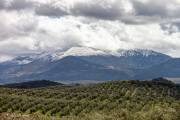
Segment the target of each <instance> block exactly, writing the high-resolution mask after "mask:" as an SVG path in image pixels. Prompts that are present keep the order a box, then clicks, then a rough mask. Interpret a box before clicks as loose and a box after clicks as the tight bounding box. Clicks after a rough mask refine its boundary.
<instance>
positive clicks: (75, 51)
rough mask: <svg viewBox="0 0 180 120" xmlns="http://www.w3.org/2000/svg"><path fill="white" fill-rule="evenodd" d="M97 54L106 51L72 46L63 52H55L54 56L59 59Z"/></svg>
mask: <svg viewBox="0 0 180 120" xmlns="http://www.w3.org/2000/svg"><path fill="white" fill-rule="evenodd" d="M98 55H107V53H106V52H104V51H101V50H97V49H93V48H89V47H72V48H70V49H68V50H67V51H65V52H60V53H58V52H57V53H55V55H54V57H55V58H56V59H61V58H64V57H67V56H98Z"/></svg>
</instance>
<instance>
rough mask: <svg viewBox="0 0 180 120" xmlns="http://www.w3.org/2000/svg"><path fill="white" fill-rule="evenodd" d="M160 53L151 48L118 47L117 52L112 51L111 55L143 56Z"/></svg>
mask: <svg viewBox="0 0 180 120" xmlns="http://www.w3.org/2000/svg"><path fill="white" fill-rule="evenodd" d="M159 54H161V53H157V52H155V51H152V50H146V49H130V50H123V49H120V50H118V51H117V52H114V53H113V55H115V56H119V57H121V56H139V55H141V56H144V57H148V56H150V55H153V56H156V55H159Z"/></svg>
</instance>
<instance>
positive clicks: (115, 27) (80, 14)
mask: <svg viewBox="0 0 180 120" xmlns="http://www.w3.org/2000/svg"><path fill="white" fill-rule="evenodd" d="M3 1H7V0H3ZM13 1H14V2H13ZM20 1H22V0H11V2H10V3H8V4H7V3H6V4H4V3H5V2H3V4H1V5H0V26H1V27H0V55H1V56H6V57H7V56H8V57H10V56H15V55H19V54H24V53H32V52H33V53H35V52H41V51H50V50H57V49H62V50H65V49H68V48H70V47H74V46H88V47H94V48H99V49H106V50H113V51H115V50H117V49H121V48H123V49H132V48H143V49H144V48H145V49H153V50H157V51H160V52H163V53H167V54H170V55H173V56H179V57H180V54H179V51H180V40H179V39H180V32H179V30H180V20H179V18H180V2H179V0H171V1H169V0H156V1H155V0H144V1H143V0H122V1H119V0H96V1H94V0H87V1H84V0H68V1H67V0H38V1H37V0H25V1H23V3H22V2H20ZM162 2H163V4H162ZM0 3H1V2H0ZM130 23H131V24H130ZM137 23H138V24H137ZM1 58H2V57H1ZM1 58H0V59H1ZM2 59H5V57H4V58H2Z"/></svg>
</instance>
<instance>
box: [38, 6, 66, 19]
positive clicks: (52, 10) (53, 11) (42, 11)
mask: <svg viewBox="0 0 180 120" xmlns="http://www.w3.org/2000/svg"><path fill="white" fill-rule="evenodd" d="M35 12H36V14H37V15H40V16H49V17H59V16H64V15H67V14H68V13H67V11H65V10H62V9H61V8H58V7H55V6H53V5H51V4H50V5H49V4H43V5H40V6H37V7H36V8H35Z"/></svg>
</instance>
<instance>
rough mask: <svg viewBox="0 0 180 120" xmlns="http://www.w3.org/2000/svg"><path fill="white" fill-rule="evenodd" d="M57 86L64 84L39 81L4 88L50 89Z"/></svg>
mask: <svg viewBox="0 0 180 120" xmlns="http://www.w3.org/2000/svg"><path fill="white" fill-rule="evenodd" d="M57 85H63V84H61V83H57V82H53V81H49V80H37V81H29V82H22V83H14V84H6V85H3V86H2V87H7V88H19V89H30V88H41V87H49V86H57Z"/></svg>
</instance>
